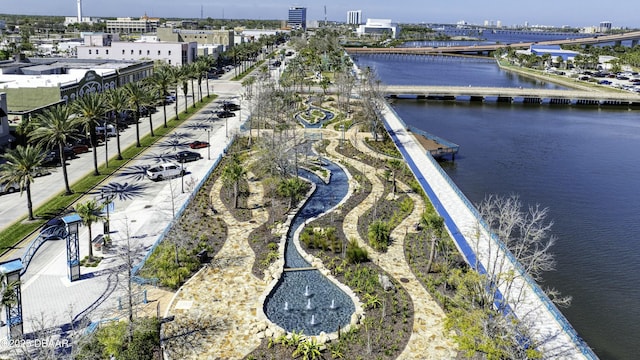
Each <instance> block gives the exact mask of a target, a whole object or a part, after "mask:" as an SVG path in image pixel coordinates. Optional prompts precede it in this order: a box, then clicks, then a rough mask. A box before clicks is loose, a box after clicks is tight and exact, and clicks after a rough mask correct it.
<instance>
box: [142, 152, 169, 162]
mask: <svg viewBox="0 0 640 360" xmlns="http://www.w3.org/2000/svg"><path fill="white" fill-rule="evenodd" d="M140 158H141V159H143V160H153V161H154V162H156V163H163V162H169V161H174V160H175V157H174V155H173V154H171V153H168V152H163V153H159V154H158V153H151V154H146V155H144V156H141V157H140Z"/></svg>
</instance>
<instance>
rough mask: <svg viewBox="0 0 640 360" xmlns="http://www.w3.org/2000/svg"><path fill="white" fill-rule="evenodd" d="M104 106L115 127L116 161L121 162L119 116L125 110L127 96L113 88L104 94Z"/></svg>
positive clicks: (122, 89) (123, 91)
mask: <svg viewBox="0 0 640 360" xmlns="http://www.w3.org/2000/svg"><path fill="white" fill-rule="evenodd" d="M105 95H106V99H105V106H106V109H107V110H108V111H110V112H111V114H112V116H113V119H114V121H113V123H114V125H115V127H116V144H117V147H118V160H122V151H121V150H120V116H121V115H120V114H122V112H123V111H124V110H125V109H126V108H127V95H126V94H125V90H124V88H115V89H111V90H109V91H107V92H106V93H105Z"/></svg>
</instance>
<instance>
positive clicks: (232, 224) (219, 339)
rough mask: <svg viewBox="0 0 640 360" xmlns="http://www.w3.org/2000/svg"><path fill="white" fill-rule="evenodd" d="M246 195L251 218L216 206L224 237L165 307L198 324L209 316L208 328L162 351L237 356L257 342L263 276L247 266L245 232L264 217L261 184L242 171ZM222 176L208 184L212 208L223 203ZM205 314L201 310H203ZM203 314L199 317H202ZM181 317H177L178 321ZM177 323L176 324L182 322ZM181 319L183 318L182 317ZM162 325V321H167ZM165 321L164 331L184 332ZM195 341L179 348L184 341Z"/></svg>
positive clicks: (210, 356) (249, 253) (180, 356)
mask: <svg viewBox="0 0 640 360" xmlns="http://www.w3.org/2000/svg"><path fill="white" fill-rule="evenodd" d="M247 178H248V179H250V180H249V181H248V182H249V191H250V196H249V200H248V204H250V205H249V207H250V208H253V210H251V215H252V220H251V221H238V220H236V219H235V218H234V217H233V216H232V215H231V214H230V212H229V211H220V212H219V214H218V215H217V216H220V217H222V218H223V220H224V222H225V223H226V224H227V229H228V236H227V241H226V242H225V244H224V246H223V247H222V249H220V251H219V252H218V254H217V255H216V256H215V257H214V259H213V260H212V261H211V265H210V266H207V267H205V268H203V269H202V270H201V271H199V272H198V273H197V274H196V275H195V276H193V277H192V278H191V279H190V280H189V281H187V283H186V284H184V286H183V287H182V288H181V289H180V290H179V291H178V293H177V294H176V296H175V297H174V299H173V301H172V303H171V305H170V306H169V310H168V312H169V313H171V314H174V315H176V319H177V318H179V317H180V318H185V317H186V318H191V319H192V323H200V325H203V326H204V325H209V324H204V323H203V322H204V321H209V319H210V318H213V323H212V324H210V325H211V326H212V328H210V329H209V330H206V331H203V332H202V333H201V334H199V335H194V334H192V335H191V336H192V337H194V336H196V337H199V338H198V339H196V340H191V342H190V344H185V343H184V342H181V343H179V346H180V348H173V349H172V347H171V342H169V343H168V352H169V353H170V354H171V355H173V356H171V358H173V359H184V358H191V359H241V358H243V357H245V356H246V355H247V354H249V353H250V352H251V351H253V350H254V349H255V348H256V347H258V345H260V341H261V340H260V339H259V338H258V336H256V332H257V331H256V329H257V328H258V327H259V325H258V322H259V321H258V318H257V317H256V307H257V306H259V304H258V301H259V298H260V295H262V293H263V292H264V290H265V288H266V286H267V282H266V281H263V280H261V279H258V278H256V277H255V276H254V275H253V273H252V271H251V268H252V265H253V262H254V261H255V256H254V253H253V251H252V250H251V247H250V246H249V243H248V236H249V234H250V233H251V232H252V231H253V230H254V229H255V228H257V227H259V226H260V225H261V224H263V223H265V222H266V221H267V219H268V214H267V212H266V210H265V209H263V208H261V207H253V206H251V204H261V203H262V201H263V189H262V186H261V184H260V183H259V182H258V181H252V180H251V179H252V176H251V174H248V177H247ZM222 186H223V181H222V179H218V181H216V183H215V184H214V186H213V189H212V190H211V196H210V197H211V199H212V201H213V205H214V208H216V209H226V206H225V205H224V204H223V203H222V201H221V200H220V196H219V194H220V190H221V189H222ZM205 314H206V315H205ZM203 319H204V320H203ZM184 321H185V320H183V321H182V322H184ZM182 322H181V323H178V324H176V325H178V327H179V325H180V324H182ZM187 323H189V322H188V320H187ZM167 325H168V326H167ZM167 325H165V329H166V331H165V334H164V336H165V337H167V336H171V334H179V333H184V332H185V331H186V330H188V329H179V328H176V327H172V326H171V323H168V324H167ZM191 344H197V345H198V346H193V347H192V348H191V349H187V350H185V345H187V346H189V345H191Z"/></svg>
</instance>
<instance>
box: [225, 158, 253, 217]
mask: <svg viewBox="0 0 640 360" xmlns="http://www.w3.org/2000/svg"><path fill="white" fill-rule="evenodd" d="M246 174H247V171H246V170H245V169H244V168H243V167H242V164H241V163H240V160H239V159H238V158H237V157H235V156H234V157H233V159H232V160H231V163H230V164H228V165H227V166H226V167H225V168H224V170H223V171H222V178H223V179H224V182H225V184H226V185H227V186H228V185H233V207H234V208H235V209H237V208H238V197H239V187H240V180H241V179H242V178H243V177H244V176H245V175H246Z"/></svg>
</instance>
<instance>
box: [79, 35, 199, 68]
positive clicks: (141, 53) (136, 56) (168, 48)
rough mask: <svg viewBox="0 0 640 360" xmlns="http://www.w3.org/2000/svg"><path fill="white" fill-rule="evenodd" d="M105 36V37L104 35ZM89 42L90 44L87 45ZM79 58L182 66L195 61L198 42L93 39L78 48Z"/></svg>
mask: <svg viewBox="0 0 640 360" xmlns="http://www.w3.org/2000/svg"><path fill="white" fill-rule="evenodd" d="M103 38H104V37H103ZM87 44H89V45H87ZM77 54H78V55H77V56H78V59H94V60H99V59H109V60H123V61H147V60H151V61H161V62H165V63H167V64H169V65H174V66H181V65H185V64H190V63H192V62H194V61H195V60H196V58H197V54H198V43H196V42H169V41H153V40H152V41H133V42H130V41H103V42H102V43H101V42H100V41H91V40H90V39H87V37H86V36H85V45H83V46H78V48H77Z"/></svg>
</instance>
